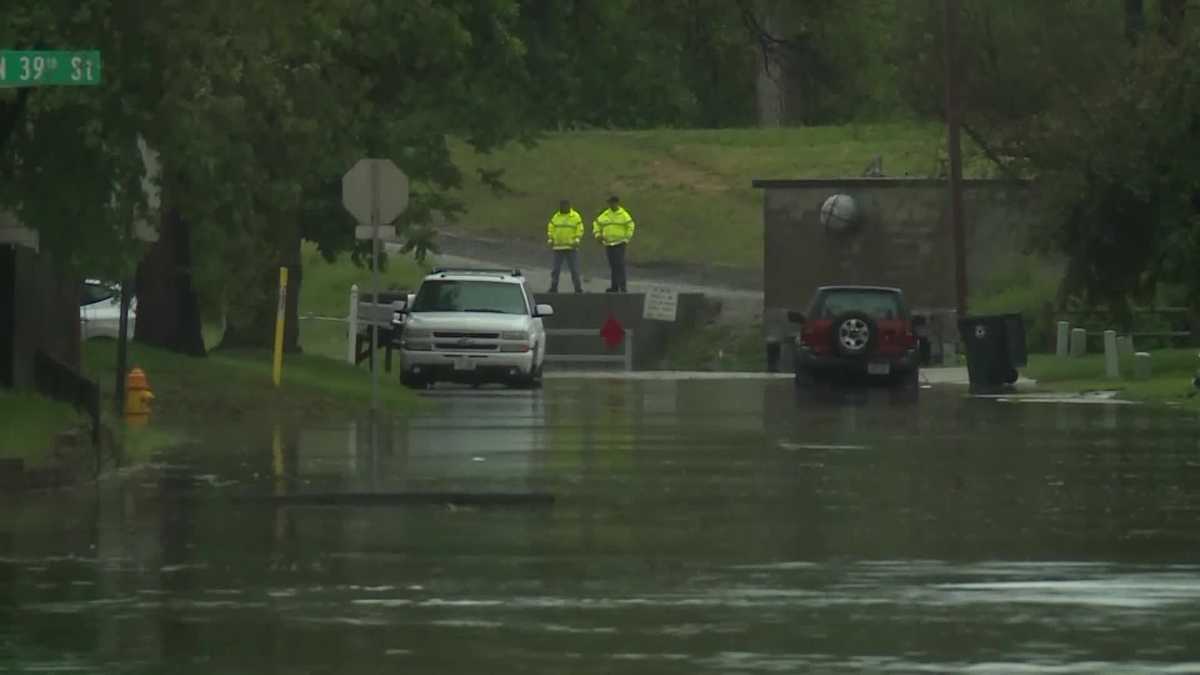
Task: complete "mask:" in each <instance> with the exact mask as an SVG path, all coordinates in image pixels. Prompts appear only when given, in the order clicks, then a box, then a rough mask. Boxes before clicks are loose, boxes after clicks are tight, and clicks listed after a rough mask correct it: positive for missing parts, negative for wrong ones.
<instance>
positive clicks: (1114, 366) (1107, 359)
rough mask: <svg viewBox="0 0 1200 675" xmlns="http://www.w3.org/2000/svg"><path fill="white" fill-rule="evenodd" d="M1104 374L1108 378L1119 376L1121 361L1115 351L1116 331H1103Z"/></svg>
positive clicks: (1113, 378) (1112, 378)
mask: <svg viewBox="0 0 1200 675" xmlns="http://www.w3.org/2000/svg"><path fill="white" fill-rule="evenodd" d="M1104 376H1105V377H1106V378H1108V379H1110V380H1115V379H1117V378H1118V377H1121V362H1120V359H1119V355H1118V353H1117V331H1115V330H1106V331H1104Z"/></svg>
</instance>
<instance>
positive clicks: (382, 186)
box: [342, 159, 408, 225]
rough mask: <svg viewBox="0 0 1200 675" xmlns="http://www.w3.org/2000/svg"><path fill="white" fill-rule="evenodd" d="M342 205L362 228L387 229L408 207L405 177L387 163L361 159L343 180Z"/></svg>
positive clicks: (389, 161)
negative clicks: (384, 227)
mask: <svg viewBox="0 0 1200 675" xmlns="http://www.w3.org/2000/svg"><path fill="white" fill-rule="evenodd" d="M342 205H343V206H345V207H346V210H347V211H349V212H350V215H352V216H354V219H355V220H357V221H358V222H359V223H361V224H363V225H387V224H389V223H391V222H392V221H393V220H395V219H396V216H399V215H400V214H401V213H404V209H405V208H407V207H408V176H405V175H404V172H403V171H401V170H400V169H399V168H398V167H397V166H396V165H395V164H393V163H392V160H390V159H360V160H358V163H357V164H355V165H354V166H353V168H351V169H350V170H349V171H347V172H346V175H344V176H342ZM376 208H378V212H376V211H375V209H376ZM373 214H374V215H375V217H374V218H372V215H373Z"/></svg>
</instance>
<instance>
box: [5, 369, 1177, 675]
mask: <svg viewBox="0 0 1200 675" xmlns="http://www.w3.org/2000/svg"><path fill="white" fill-rule="evenodd" d="M430 397H431V398H434V399H436V400H437V401H438V402H439V403H440V405H439V406H437V407H435V408H432V409H431V410H430V411H428V412H425V413H422V415H421V416H417V417H413V418H411V419H396V420H389V421H387V422H386V423H384V424H381V425H380V426H379V427H377V428H375V429H371V428H370V426H369V425H368V424H367V423H366V422H365V421H363V422H360V423H358V424H356V425H351V426H347V425H344V424H337V425H333V424H331V425H326V426H322V425H321V424H319V423H317V422H314V424H313V425H312V426H311V427H309V428H300V429H296V428H284V429H279V430H274V429H271V428H269V426H270V425H265V426H267V427H268V428H260V429H253V430H246V429H223V428H222V427H221V425H220V424H213V423H211V422H210V423H209V424H208V430H207V431H204V432H203V433H198V440H197V442H195V443H191V444H188V445H185V446H182V447H179V448H177V449H174V450H172V451H170V452H168V453H166V454H165V455H164V456H162V457H161V458H159V463H158V464H157V465H155V466H154V467H151V468H142V469H138V470H128V471H125V472H123V473H121V474H120V475H118V476H113V477H110V478H109V479H108V480H106V481H105V482H104V484H103V486H102V487H101V488H100V489H95V488H94V487H88V488H81V489H79V490H76V491H74V492H69V493H66V494H57V495H52V496H45V497H24V498H22V499H21V500H19V501H17V500H14V499H11V498H9V499H6V500H5V501H0V507H2V510H0V671H2V672H16V673H26V672H28V673H44V672H54V673H138V674H141V673H184V674H190V673H197V674H199V673H205V674H208V673H236V674H242V673H245V674H251V673H253V674H261V673H338V674H354V673H385V672H386V673H554V674H564V673H572V674H577V673H655V674H673V673H680V674H683V673H688V674H693V673H791V672H864V671H867V672H972V673H1013V672H1018V673H1026V672H1033V673H1075V672H1139V673H1141V672H1149V673H1153V672H1161V673H1188V672H1200V435H1198V433H1197V429H1198V426H1197V420H1196V419H1194V418H1192V417H1189V416H1187V415H1182V414H1179V413H1175V412H1172V411H1170V410H1163V409H1158V408H1150V407H1144V406H1109V405H1077V404H1071V403H1054V402H1039V403H1026V402H1020V401H1014V400H994V399H993V400H978V399H967V398H966V397H965V396H964V395H963V393H962V390H960V389H953V388H950V389H932V390H926V391H922V392H921V396H920V400H919V401H918V402H915V403H914V402H911V401H904V400H902V399H900V398H897V397H895V396H893V395H892V394H890V393H889V392H886V391H881V392H874V391H873V392H869V394H867V395H857V394H856V395H846V396H834V397H831V398H822V399H820V400H815V401H814V400H807V399H806V400H798V399H797V397H796V395H795V392H794V391H793V390H792V386H791V383H790V382H787V381H778V380H775V381H755V380H739V381H727V382H726V381H711V380H700V381H642V380H639V381H619V380H618V381H603V380H570V379H556V380H552V381H549V382H548V383H547V386H546V389H545V391H544V392H538V393H530V392H507V391H500V390H496V391H491V390H470V389H461V390H457V389H456V390H445V391H442V390H439V391H435V392H433V393H431V394H430ZM432 493H438V494H440V495H443V497H439V498H437V499H434V500H432V501H433V502H434V503H420V502H419V500H414V499H412V498H411V496H412V495H426V494H432ZM314 495H316V496H317V497H312V496H314ZM388 495H392V496H394V495H409V496H410V497H409V498H408V499H407V500H405V499H399V498H397V499H395V500H392V499H391V498H390V497H388ZM455 495H458V496H457V497H456V496H455ZM464 495H465V496H467V497H469V496H471V495H475V496H477V497H478V499H476V500H475V501H473V502H472V501H471V500H470V499H467V500H465V501H464V500H463V499H462V498H461V497H463V496H464ZM302 496H303V497H306V498H310V497H311V499H309V500H308V501H305V500H304V499H299V497H302ZM506 496H507V497H508V498H507V499H505V497H506ZM514 496H515V497H514ZM524 497H530V500H529V501H522V499H523V498H524ZM547 498H552V499H553V502H552V503H551V502H547V501H545V499H547ZM489 500H494V501H489ZM448 502H453V503H448Z"/></svg>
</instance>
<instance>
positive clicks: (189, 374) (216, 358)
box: [83, 341, 417, 426]
mask: <svg viewBox="0 0 1200 675" xmlns="http://www.w3.org/2000/svg"><path fill="white" fill-rule="evenodd" d="M83 360H84V369H85V371H86V372H87V373H88V375H89V376H90V377H93V378H97V379H99V381H100V383H101V391H102V392H104V394H105V396H106V401H105V405H106V406H111V403H112V402H111V401H110V400H107V397H109V396H111V392H112V385H111V383H112V382H113V375H114V373H115V371H116V369H115V364H116V344H115V343H114V342H112V341H104V342H91V343H88V344H87V345H85V346H84V352H83ZM129 364H130V366H131V367H134V366H137V367H140V368H142V369H143V370H144V371H145V372H146V375H147V378H148V379H149V381H150V387H151V389H152V390H153V392H154V396H155V400H154V406H153V408H154V416H155V419H157V420H162V421H163V422H165V423H166V424H168V425H170V424H173V423H178V424H181V425H187V426H195V425H196V424H209V423H213V422H221V423H225V422H233V421H240V420H245V421H252V420H254V419H256V418H273V419H281V420H285V421H286V420H296V421H300V420H308V421H311V420H322V419H328V418H330V417H347V416H351V415H353V414H355V413H358V412H362V411H364V410H366V409H367V405H368V404H369V402H370V400H371V381H370V378H369V377H368V375H367V370H366V368H354V367H351V366H349V365H347V364H345V363H339V362H338V361H335V360H333V359H329V358H325V357H321V356H313V355H307V354H301V355H288V356H287V357H285V359H284V367H283V383H282V385H281V386H280V387H279V388H278V389H276V388H275V387H274V386H273V385H272V382H271V355H270V353H269V352H266V351H226V350H221V351H216V352H212V353H210V354H209V355H208V356H207V357H205V358H194V357H188V356H182V355H179V354H174V353H171V352H167V351H163V350H160V349H153V348H150V347H145V346H143V345H138V344H131V345H130V349H129ZM379 398H380V402H381V404H382V405H383V407H384V410H385V411H387V412H396V411H398V410H404V409H408V408H411V407H413V406H414V405H417V399H416V397H415V395H414V394H412V393H411V392H409V391H408V390H406V389H404V388H403V387H402V386H401V385H400V383H399V381H398V379H397V378H396V377H395V376H394V375H393V376H391V377H387V376H383V375H381V376H380V378H379Z"/></svg>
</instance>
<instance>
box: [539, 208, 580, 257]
mask: <svg viewBox="0 0 1200 675" xmlns="http://www.w3.org/2000/svg"><path fill="white" fill-rule="evenodd" d="M582 239H583V217H582V216H580V215H579V212H578V211H576V210H575V209H571V211H570V212H569V213H563V212H561V211H555V212H554V215H553V216H550V222H549V223H547V224H546V243H547V244H549V245H550V247H551V248H553V249H554V250H555V251H570V250H572V249H576V248H579V242H580V241H581V240H582Z"/></svg>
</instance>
